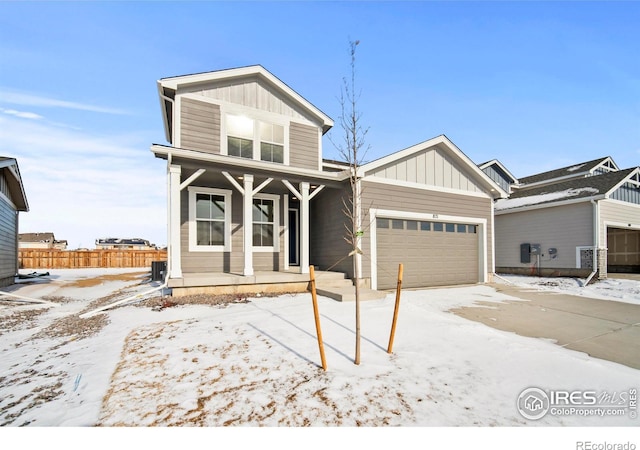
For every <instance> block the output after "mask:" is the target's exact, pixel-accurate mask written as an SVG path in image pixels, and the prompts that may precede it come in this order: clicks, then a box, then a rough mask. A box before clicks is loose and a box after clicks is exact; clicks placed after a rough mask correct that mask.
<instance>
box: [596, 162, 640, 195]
mask: <svg viewBox="0 0 640 450" xmlns="http://www.w3.org/2000/svg"><path fill="white" fill-rule="evenodd" d="M639 173H640V167H636V169H635V170H634V171H633V172H631V173H630V174H629V175H627V176H626V177H624V178H623V179H622V180H620V182H619V183H618V184H616V185H615V186H613V187H612V188H611V189H609V190H608V191H607V192H605V194H604V195H605V196H606V197H607V198H609V196H610V195H611V194H613V193H614V192H615V191H616V190H618V188H620V187H621V186H622V185H623V184H625V183H629V182H630V180H629V179H630V178H631V177H633V176H634V175H636V174H639ZM632 182H635V180H633V181H632Z"/></svg>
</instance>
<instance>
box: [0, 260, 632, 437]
mask: <svg viewBox="0 0 640 450" xmlns="http://www.w3.org/2000/svg"><path fill="white" fill-rule="evenodd" d="M50 273H51V276H50V277H49V280H50V281H48V282H46V281H44V280H42V281H38V282H35V283H31V284H29V283H25V284H24V285H22V286H20V288H19V289H14V290H12V292H14V293H19V294H20V295H24V296H27V297H34V298H42V297H43V296H44V297H45V298H46V299H48V300H50V301H52V302H54V303H57V304H58V305H59V306H57V307H48V306H39V305H25V304H20V303H13V302H7V301H2V300H6V299H4V298H0V427H2V431H0V432H2V433H5V432H6V431H5V430H8V429H15V427H22V426H24V427H27V428H29V427H34V426H35V427H85V426H87V427H92V426H107V427H111V426H126V427H148V426H163V427H164V426H179V427H183V428H184V427H193V426H205V427H222V426H225V425H229V426H267V427H279V428H284V427H300V426H305V425H310V426H313V427H335V428H334V429H337V428H338V427H339V428H340V429H348V428H346V427H354V426H367V427H385V428H387V427H396V426H399V427H401V428H403V429H404V430H411V431H410V432H412V433H415V432H416V431H417V430H420V429H421V428H416V427H427V426H428V427H435V426H437V427H460V426H462V427H472V428H476V429H478V428H479V429H482V428H484V427H522V428H528V427H535V428H538V429H540V430H543V428H541V427H554V428H558V427H566V426H569V427H636V428H622V429H621V428H616V429H615V434H612V431H611V429H610V428H600V430H601V431H600V433H605V434H604V437H609V436H611V437H612V438H613V437H615V438H616V439H618V440H619V439H622V438H624V437H625V436H627V435H628V432H629V431H630V430H633V431H636V430H637V426H638V425H640V421H639V420H638V419H631V418H630V417H629V415H628V414H626V415H624V416H608V417H584V416H579V415H567V416H562V417H558V416H552V415H547V416H545V417H543V418H542V419H540V420H536V421H532V420H528V419H525V418H524V417H523V416H522V415H520V414H519V412H518V410H517V408H516V403H517V399H518V396H519V394H520V393H521V392H522V391H523V390H524V389H526V388H529V387H539V388H541V389H544V390H556V389H566V390H595V391H598V392H608V393H613V392H618V393H620V392H628V391H629V389H631V388H638V387H640V386H639V385H640V371H638V370H635V369H632V368H629V367H626V366H623V365H620V364H615V363H612V362H608V361H604V360H600V359H596V358H592V357H589V356H588V355H586V354H583V353H579V352H574V351H571V350H567V349H564V348H561V347H559V346H557V345H554V344H553V343H551V342H548V341H546V340H542V339H534V338H527V337H522V336H518V335H516V334H513V333H507V332H503V331H499V330H496V329H493V328H490V327H487V326H485V325H483V324H480V323H477V322H473V321H468V320H466V319H463V318H461V317H458V316H456V315H454V314H452V313H451V312H449V310H450V309H451V308H453V307H459V306H472V305H473V304H474V303H475V302H478V301H483V302H486V301H491V302H500V301H505V300H510V299H512V298H511V297H508V296H506V295H504V294H500V293H498V292H496V291H495V290H494V289H493V288H491V287H490V286H482V285H478V286H470V287H460V288H447V289H429V290H421V291H405V292H403V293H402V300H401V306H400V314H399V322H398V327H397V331H396V336H395V341H394V346H393V350H394V351H393V354H388V353H387V352H386V349H387V345H388V340H389V331H390V327H391V319H392V315H393V308H394V298H395V295H391V294H390V295H388V296H387V298H385V299H383V300H377V301H368V302H364V303H363V305H362V362H361V364H360V365H359V366H356V365H354V364H353V353H354V304H353V303H339V302H336V301H333V300H330V299H327V298H324V297H319V310H320V315H321V326H322V333H323V338H324V348H325V352H326V359H327V364H328V370H327V371H326V372H325V371H323V370H322V368H321V367H319V364H320V357H319V351H318V343H317V340H316V333H315V323H314V318H313V310H312V303H311V296H310V294H297V295H282V296H279V297H273V298H268V297H260V298H249V299H247V301H246V302H242V303H231V304H227V305H217V306H212V305H202V304H199V305H178V306H171V307H166V308H153V309H152V308H150V307H142V306H141V305H140V304H137V305H136V304H132V305H127V306H120V307H118V308H115V309H112V310H109V311H107V312H106V313H103V314H99V315H96V316H94V317H91V318H88V319H81V318H79V317H78V315H79V314H80V313H82V312H86V311H88V310H90V309H92V308H95V307H96V306H97V305H104V304H106V303H109V302H112V301H116V300H118V299H122V298H125V297H127V296H130V295H133V294H136V293H140V292H144V291H147V290H149V288H150V287H152V286H153V284H150V283H149V282H148V281H147V279H148V276H149V274H148V273H147V272H145V271H144V270H143V269H126V270H115V269H110V270H99V269H91V270H83V269H76V270H53V271H50ZM521 278H522V279H521ZM505 279H507V280H508V281H509V282H514V283H518V284H522V283H527V284H528V285H531V286H532V287H535V288H539V289H549V288H551V287H552V286H550V285H549V283H545V282H544V280H541V279H536V278H528V277H527V279H524V277H505ZM552 280H554V283H558V285H557V286H553V287H554V288H556V289H565V290H566V291H571V292H570V293H577V292H578V291H579V292H581V294H580V295H593V296H595V295H596V294H597V295H598V298H603V297H607V298H609V299H614V300H622V301H627V302H633V303H638V304H640V282H638V281H630V280H610V281H609V282H607V284H606V287H600V288H599V287H598V286H597V285H596V286H593V287H591V286H590V287H588V288H585V289H583V290H580V289H578V287H577V286H575V285H573V284H572V282H571V281H570V280H568V279H567V280H565V279H562V280H560V279H552ZM603 286H605V285H603ZM587 290H588V291H587ZM587 292H588V294H587ZM89 305H91V306H89ZM429 430H433V429H429ZM465 430H468V429H467V428H466V429H465ZM572 430H574V433H573V434H572V435H571V436H569V437H568V439H569V442H572V443H573V446H572V447H564V446H563V447H557V448H576V447H575V440H576V439H577V438H576V437H575V436H574V435H575V434H576V433H578V431H581V432H582V434H580V436H585V439H586V438H588V437H589V436H594V434H593V433H594V431H593V430H594V429H593V428H589V429H588V430H587V429H586V428H578V429H576V428H574V429H572ZM587 431H588V432H587ZM477 432H478V431H477V430H476V431H471V436H474V435H475V434H474V433H477ZM506 432H507V431H506ZM480 433H482V431H480ZM507 433H509V432H507ZM606 433H609V434H606ZM223 435H224V434H223ZM163 436H164V435H163ZM232 436H235V437H236V438H237V437H238V435H235V434H232ZM426 436H433V431H428V432H427V434H426ZM491 436H492V437H491V439H492V447H491V448H510V447H500V446H499V441H497V440H496V438H497V436H495V435H493V434H492V435H491ZM527 436H529V437H527V440H526V442H519V443H518V445H519V447H518V448H533V447H528V445H529V444H531V445H533V444H534V443H538V444H539V441H536V439H535V438H534V437H532V436H530V435H529V434H527ZM537 436H540V435H537ZM596 436H597V437H598V438H600V437H601V436H602V434H600V435H596ZM636 437H637V434H636ZM445 438H446V439H460V438H462V436H461V435H460V433H457V432H454V433H452V434H451V435H446V436H445ZM375 439H378V438H374V443H375V442H376V441H375ZM383 439H384V438H383ZM416 439H420V440H421V441H420V442H424V436H421V435H418V436H416ZM470 439H472V440H473V439H475V438H470ZM167 442H169V441H168V440H164V437H163V438H162V442H161V444H166V443H167ZM390 442H393V438H391V440H390ZM625 442H626V441H625ZM637 444H638V445H640V442H638V443H637ZM68 445H69V443H68V442H67V445H65V448H68ZM264 445H266V444H265V443H264V442H263V443H262V446H264ZM474 446H475V447H476V448H484V447H478V442H474ZM421 447H423V445H421ZM424 447H427V446H426V445H425V446H424ZM83 448H84V447H83ZM163 448H164V447H163ZM440 448H443V447H440ZM447 448H448V447H447ZM459 448H464V447H459ZM487 448H488V447H487ZM511 448H513V447H511Z"/></svg>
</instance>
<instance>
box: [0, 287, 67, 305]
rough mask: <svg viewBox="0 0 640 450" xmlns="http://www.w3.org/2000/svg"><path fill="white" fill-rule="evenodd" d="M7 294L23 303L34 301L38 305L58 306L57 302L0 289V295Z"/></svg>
mask: <svg viewBox="0 0 640 450" xmlns="http://www.w3.org/2000/svg"><path fill="white" fill-rule="evenodd" d="M4 295H7V296H9V297H14V298H17V299H18V300H15V301H22V302H25V303H36V304H38V305H46V306H60V305H59V304H57V303H53V302H48V301H46V300H40V299H37V298H30V297H25V296H22V295H18V294H10V293H9V292H4V291H0V297H2V296H4Z"/></svg>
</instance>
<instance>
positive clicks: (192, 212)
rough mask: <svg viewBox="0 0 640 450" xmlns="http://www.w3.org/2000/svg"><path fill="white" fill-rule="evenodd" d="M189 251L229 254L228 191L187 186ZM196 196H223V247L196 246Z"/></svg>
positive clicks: (229, 194) (229, 199) (230, 192)
mask: <svg viewBox="0 0 640 450" xmlns="http://www.w3.org/2000/svg"><path fill="white" fill-rule="evenodd" d="M188 191H189V251H190V252H230V251H231V207H232V203H231V194H232V191H231V190H229V189H216V188H206V187H199V186H189V188H188ZM196 194H210V195H222V196H224V245H198V244H197V241H196V238H197V228H196V203H195V199H196Z"/></svg>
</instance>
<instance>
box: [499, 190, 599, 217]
mask: <svg viewBox="0 0 640 450" xmlns="http://www.w3.org/2000/svg"><path fill="white" fill-rule="evenodd" d="M599 200H606V195H605V194H598V195H592V196H589V197H580V198H574V199H570V200H558V201H555V202H545V203H536V204H535V205H524V206H517V207H515V208H508V209H495V210H494V214H495V215H496V216H500V215H503V214H510V213H516V212H525V211H532V210H536V209H545V208H552V207H555V206H564V205H570V204H574V203H586V202H591V201H599Z"/></svg>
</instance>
